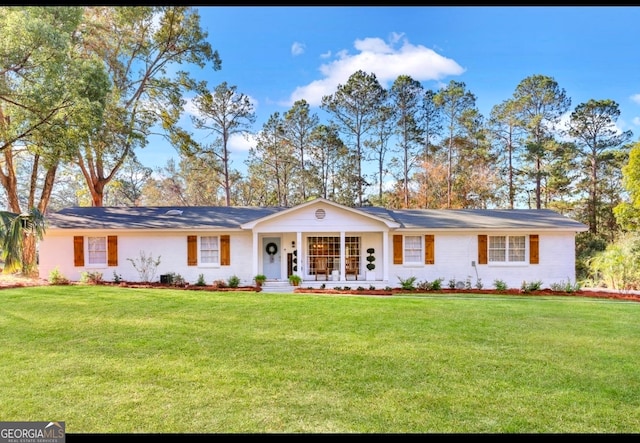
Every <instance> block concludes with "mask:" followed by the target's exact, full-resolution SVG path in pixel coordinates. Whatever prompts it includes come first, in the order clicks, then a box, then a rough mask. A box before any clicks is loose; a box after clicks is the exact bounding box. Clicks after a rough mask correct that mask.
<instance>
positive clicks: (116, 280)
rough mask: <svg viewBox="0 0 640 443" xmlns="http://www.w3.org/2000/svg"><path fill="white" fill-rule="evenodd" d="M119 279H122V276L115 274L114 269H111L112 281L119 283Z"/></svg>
mask: <svg viewBox="0 0 640 443" xmlns="http://www.w3.org/2000/svg"><path fill="white" fill-rule="evenodd" d="M121 281H122V276H120V275H119V274H117V273H116V271H113V282H114V283H120V282H121Z"/></svg>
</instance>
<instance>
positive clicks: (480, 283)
mask: <svg viewBox="0 0 640 443" xmlns="http://www.w3.org/2000/svg"><path fill="white" fill-rule="evenodd" d="M483 287H484V285H483V284H482V279H481V278H478V280H477V281H476V289H482V288H483Z"/></svg>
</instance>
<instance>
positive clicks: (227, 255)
mask: <svg viewBox="0 0 640 443" xmlns="http://www.w3.org/2000/svg"><path fill="white" fill-rule="evenodd" d="M230 264H231V240H230V238H229V236H228V235H221V236H220V265H221V266H229V265H230Z"/></svg>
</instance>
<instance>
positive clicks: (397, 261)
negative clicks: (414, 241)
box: [393, 234, 402, 265]
mask: <svg viewBox="0 0 640 443" xmlns="http://www.w3.org/2000/svg"><path fill="white" fill-rule="evenodd" d="M393 264H394V265H401V264H402V235H398V234H396V235H394V236H393Z"/></svg>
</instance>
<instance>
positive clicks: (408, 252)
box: [404, 235, 422, 263]
mask: <svg viewBox="0 0 640 443" xmlns="http://www.w3.org/2000/svg"><path fill="white" fill-rule="evenodd" d="M404 261H405V263H422V236H420V235H405V237H404Z"/></svg>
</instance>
